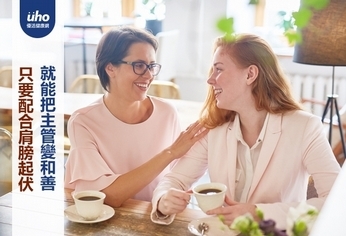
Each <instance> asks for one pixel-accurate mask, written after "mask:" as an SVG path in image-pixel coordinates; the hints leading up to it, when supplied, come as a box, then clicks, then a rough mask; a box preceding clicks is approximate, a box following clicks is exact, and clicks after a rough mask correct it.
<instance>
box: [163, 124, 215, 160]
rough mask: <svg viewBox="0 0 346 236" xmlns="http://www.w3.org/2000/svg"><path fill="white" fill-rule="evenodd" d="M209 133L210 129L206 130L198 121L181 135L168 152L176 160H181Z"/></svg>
mask: <svg viewBox="0 0 346 236" xmlns="http://www.w3.org/2000/svg"><path fill="white" fill-rule="evenodd" d="M208 132H209V129H206V128H204V126H203V124H202V123H200V122H199V121H196V122H195V123H193V124H191V125H190V126H189V127H187V128H186V130H184V131H182V132H181V133H180V135H179V137H178V138H177V139H176V140H175V142H174V143H173V144H172V145H171V146H170V147H169V148H168V150H169V151H170V152H171V153H172V154H173V155H174V159H177V158H180V157H182V156H183V155H184V154H185V153H187V151H189V150H190V148H191V147H192V146H193V145H194V144H195V143H196V142H197V141H198V140H200V139H201V138H203V137H204V136H205V135H206V134H207V133H208Z"/></svg>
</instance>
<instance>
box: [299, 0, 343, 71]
mask: <svg viewBox="0 0 346 236" xmlns="http://www.w3.org/2000/svg"><path fill="white" fill-rule="evenodd" d="M298 30H299V29H298ZM301 32H302V38H303V40H302V43H297V44H296V45H295V48H294V55H293V61H294V62H297V63H303V64H311V65H324V66H346V1H345V0H330V2H329V4H328V6H327V7H326V8H324V9H323V10H319V11H314V14H313V16H312V18H311V20H310V22H309V24H308V25H307V26H306V27H304V28H303V29H302V31H301Z"/></svg>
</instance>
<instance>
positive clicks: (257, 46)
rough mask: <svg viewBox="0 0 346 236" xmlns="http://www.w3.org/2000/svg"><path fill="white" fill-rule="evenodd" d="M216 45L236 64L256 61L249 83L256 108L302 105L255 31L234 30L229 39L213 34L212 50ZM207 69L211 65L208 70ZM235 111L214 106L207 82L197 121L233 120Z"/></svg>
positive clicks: (285, 108)
mask: <svg viewBox="0 0 346 236" xmlns="http://www.w3.org/2000/svg"><path fill="white" fill-rule="evenodd" d="M219 47H220V48H221V49H222V52H223V53H225V54H228V55H229V57H230V58H232V60H233V61H235V63H236V64H237V65H238V66H240V67H243V68H246V67H249V66H250V65H256V66H257V67H258V70H259V73H258V78H257V79H256V80H255V81H254V83H253V87H252V95H253V97H254V99H255V102H256V109H257V110H263V109H264V110H266V111H268V112H269V113H274V114H277V113H284V112H287V111H292V110H301V109H302V106H301V105H300V104H299V103H298V102H297V101H296V100H295V99H294V97H293V94H292V92H291V88H290V83H289V81H288V79H287V78H286V77H285V75H284V73H283V71H282V69H281V67H280V65H279V62H278V60H277V58H276V55H275V54H274V52H273V51H272V49H271V47H270V46H269V45H268V43H267V42H266V41H264V40H263V39H261V38H260V37H258V36H256V35H251V34H238V35H235V36H234V37H233V38H232V39H231V40H230V39H229V38H225V37H219V38H217V39H216V41H215V43H214V53H215V51H216V49H217V48H219ZM211 73H212V69H210V73H209V74H211ZM235 114H236V112H235V111H230V110H225V109H220V108H218V107H217V106H216V99H215V96H214V91H213V87H212V86H209V89H208V94H207V97H206V100H205V103H204V106H203V109H202V111H201V118H200V121H201V122H203V123H204V124H205V126H206V127H208V128H215V127H217V126H220V125H222V124H224V123H226V122H229V121H233V120H234V117H235Z"/></svg>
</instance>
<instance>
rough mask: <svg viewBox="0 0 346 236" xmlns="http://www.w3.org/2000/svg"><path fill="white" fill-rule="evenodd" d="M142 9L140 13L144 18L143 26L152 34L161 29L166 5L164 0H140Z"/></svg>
mask: <svg viewBox="0 0 346 236" xmlns="http://www.w3.org/2000/svg"><path fill="white" fill-rule="evenodd" d="M142 4H143V6H144V7H143V9H142V12H141V13H140V15H141V16H142V17H144V18H145V20H146V26H145V28H146V29H148V30H150V31H151V32H152V33H153V34H154V35H156V34H157V33H159V32H161V31H162V20H163V19H164V18H165V13H166V5H165V1H164V0H142Z"/></svg>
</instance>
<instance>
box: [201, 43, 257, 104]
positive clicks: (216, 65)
mask: <svg viewBox="0 0 346 236" xmlns="http://www.w3.org/2000/svg"><path fill="white" fill-rule="evenodd" d="M247 76H248V70H247V68H240V67H239V66H238V65H236V64H235V62H234V61H233V60H232V59H231V58H230V56H229V55H228V53H226V52H225V51H223V50H222V48H220V47H218V48H217V49H216V50H215V53H214V58H213V67H212V74H211V75H210V77H209V79H208V81H207V82H208V84H210V85H212V86H213V88H214V95H215V99H216V104H217V106H218V107H219V108H222V109H227V110H235V111H236V110H237V109H238V107H239V106H242V104H243V97H244V95H245V93H246V92H248V90H249V89H250V86H248V85H247V83H246V79H247ZM250 92H251V91H250Z"/></svg>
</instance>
